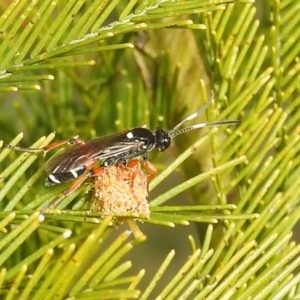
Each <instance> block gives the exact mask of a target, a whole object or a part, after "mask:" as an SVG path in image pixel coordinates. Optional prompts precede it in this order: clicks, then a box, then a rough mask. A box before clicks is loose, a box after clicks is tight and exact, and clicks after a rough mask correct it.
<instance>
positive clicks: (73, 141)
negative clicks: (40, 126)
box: [2, 136, 85, 156]
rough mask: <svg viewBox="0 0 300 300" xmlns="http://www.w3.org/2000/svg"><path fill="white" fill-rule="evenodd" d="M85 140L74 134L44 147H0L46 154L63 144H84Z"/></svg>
mask: <svg viewBox="0 0 300 300" xmlns="http://www.w3.org/2000/svg"><path fill="white" fill-rule="evenodd" d="M84 143H85V142H84V141H82V140H80V139H79V138H78V136H75V137H73V138H71V139H68V140H62V141H57V142H54V143H52V144H49V145H48V146H46V147H43V148H24V147H18V146H12V145H3V147H2V148H8V149H13V150H16V151H23V152H30V153H40V152H43V153H44V156H45V155H46V154H47V152H49V151H50V150H52V149H55V148H57V147H60V146H63V145H65V144H70V145H81V144H84Z"/></svg>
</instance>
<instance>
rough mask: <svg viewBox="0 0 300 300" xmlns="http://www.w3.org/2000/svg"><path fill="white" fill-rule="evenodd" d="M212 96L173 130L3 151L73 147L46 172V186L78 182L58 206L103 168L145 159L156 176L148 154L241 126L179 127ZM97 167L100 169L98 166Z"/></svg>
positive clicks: (140, 129)
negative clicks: (191, 136)
mask: <svg viewBox="0 0 300 300" xmlns="http://www.w3.org/2000/svg"><path fill="white" fill-rule="evenodd" d="M212 100H213V94H212V96H211V98H210V100H209V101H208V102H207V103H206V104H205V105H204V106H203V107H202V108H201V109H200V110H199V111H197V112H196V113H194V114H192V115H190V116H189V117H187V118H186V119H184V120H183V121H181V122H180V123H179V124H177V125H176V126H175V127H174V128H173V129H171V130H168V131H166V130H164V129H163V128H159V127H158V128H156V129H155V130H152V131H151V130H149V129H146V128H143V127H136V128H132V129H129V130H126V131H122V132H119V133H116V134H112V135H107V136H103V137H99V138H95V139H92V140H88V141H82V140H80V139H79V138H78V137H74V138H72V139H69V140H63V141H58V142H54V143H52V144H50V145H48V146H46V147H44V148H40V149H33V148H22V147H15V146H11V145H5V146H4V147H6V148H10V149H15V150H19V151H26V152H33V153H36V152H44V154H46V153H47V152H48V151H50V150H52V149H54V148H56V147H59V146H62V145H64V144H69V145H70V147H68V148H67V149H64V150H62V151H61V152H60V153H59V154H58V155H57V156H55V157H54V158H53V159H51V160H50V162H49V164H48V165H47V168H46V171H47V173H48V177H47V178H46V181H45V185H47V186H48V185H55V184H59V183H63V182H67V181H70V180H73V179H76V181H75V182H74V183H73V185H71V186H70V187H69V188H68V189H66V190H65V191H64V193H63V194H62V195H61V196H60V197H59V198H58V199H57V200H56V201H55V202H54V203H53V204H52V205H53V206H55V205H56V204H58V203H59V202H60V201H61V200H62V199H64V198H65V197H66V196H67V195H69V194H71V193H72V192H73V191H75V190H76V189H77V188H78V187H79V186H80V185H81V184H82V183H83V182H84V181H85V180H86V179H87V178H89V177H92V176H96V175H98V174H99V173H100V172H101V171H102V170H103V168H105V167H108V166H110V165H113V164H116V163H118V162H121V163H126V162H127V161H128V160H131V159H134V158H139V157H143V158H144V159H145V167H146V168H147V170H148V171H149V172H152V174H156V169H155V167H154V166H152V164H151V163H150V162H149V161H147V160H146V157H147V153H148V152H149V151H151V150H153V149H156V150H158V151H164V150H166V149H167V148H169V146H170V144H171V141H172V139H173V138H174V137H176V136H178V135H180V134H182V133H185V132H188V131H191V130H194V129H199V128H203V127H208V126H218V125H225V124H238V123H240V121H216V122H210V123H199V124H195V125H192V126H189V127H185V128H181V129H180V127H181V126H182V125H183V124H184V123H185V122H187V121H190V120H192V119H194V118H196V117H197V116H198V115H199V114H200V113H201V112H203V111H204V110H205V109H206V108H207V107H208V106H209V105H210V103H211V102H212ZM97 164H98V166H96V165H97Z"/></svg>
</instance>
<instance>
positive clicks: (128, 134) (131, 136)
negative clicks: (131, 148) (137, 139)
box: [126, 131, 133, 139]
mask: <svg viewBox="0 0 300 300" xmlns="http://www.w3.org/2000/svg"><path fill="white" fill-rule="evenodd" d="M126 137H127V138H128V139H132V138H133V133H132V132H131V131H130V132H128V133H127V134H126Z"/></svg>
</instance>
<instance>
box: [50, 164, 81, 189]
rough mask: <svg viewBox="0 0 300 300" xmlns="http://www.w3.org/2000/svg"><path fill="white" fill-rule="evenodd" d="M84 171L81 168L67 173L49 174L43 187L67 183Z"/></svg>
mask: <svg viewBox="0 0 300 300" xmlns="http://www.w3.org/2000/svg"><path fill="white" fill-rule="evenodd" d="M85 170H86V168H85V167H81V168H77V169H73V170H70V171H68V172H63V173H51V174H49V175H48V177H47V178H46V180H45V185H46V186H50V185H55V184H60V183H64V182H68V181H70V180H73V179H75V178H77V177H79V176H80V175H82V174H83V173H84V172H85Z"/></svg>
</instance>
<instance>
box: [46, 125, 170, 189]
mask: <svg viewBox="0 0 300 300" xmlns="http://www.w3.org/2000/svg"><path fill="white" fill-rule="evenodd" d="M170 142H171V138H170V137H169V136H168V134H167V132H166V131H164V130H163V129H161V128H157V129H156V130H154V131H150V130H148V129H146V128H139V127H137V128H132V129H130V130H126V131H122V132H119V133H116V134H112V135H108V136H104V137H99V138H95V139H92V140H89V141H86V142H84V141H81V140H79V139H77V138H73V139H70V140H69V141H68V143H70V144H71V145H72V146H71V147H69V148H67V149H65V150H63V151H62V152H61V153H60V154H58V155H57V156H56V157H54V158H53V159H52V160H51V161H50V162H49V164H48V166H47V173H48V174H49V175H48V177H47V179H46V182H45V184H46V185H54V184H59V183H62V182H67V181H69V180H72V179H75V178H77V177H79V176H80V175H82V174H83V173H84V172H86V171H87V170H90V169H91V167H94V165H95V163H96V162H98V161H100V162H101V163H100V166H101V167H108V166H110V165H112V164H115V163H117V162H120V161H127V160H129V159H132V158H135V157H140V156H142V157H145V158H146V154H147V152H149V151H151V150H153V149H157V150H159V151H164V150H165V149H166V148H168V147H169V146H170ZM60 145H61V143H60V144H59V146H60ZM52 148H53V147H51V149H52ZM45 151H48V150H47V149H45ZM91 175H92V174H91Z"/></svg>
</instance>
